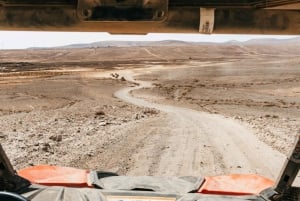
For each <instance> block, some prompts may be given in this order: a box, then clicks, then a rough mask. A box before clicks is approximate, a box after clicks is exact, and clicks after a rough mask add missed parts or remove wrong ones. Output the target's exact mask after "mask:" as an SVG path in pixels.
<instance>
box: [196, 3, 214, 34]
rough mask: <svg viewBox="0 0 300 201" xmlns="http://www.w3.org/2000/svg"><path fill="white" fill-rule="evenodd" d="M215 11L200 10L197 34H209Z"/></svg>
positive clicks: (209, 9)
mask: <svg viewBox="0 0 300 201" xmlns="http://www.w3.org/2000/svg"><path fill="white" fill-rule="evenodd" d="M214 23H215V9H214V8H200V26H199V32H200V33H203V34H211V33H212V32H213V30H214Z"/></svg>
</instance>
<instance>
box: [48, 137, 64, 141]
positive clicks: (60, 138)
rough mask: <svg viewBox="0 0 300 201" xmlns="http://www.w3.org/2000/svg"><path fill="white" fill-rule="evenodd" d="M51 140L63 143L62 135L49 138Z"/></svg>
mask: <svg viewBox="0 0 300 201" xmlns="http://www.w3.org/2000/svg"><path fill="white" fill-rule="evenodd" d="M49 139H50V140H53V141H56V142H61V141H62V135H52V136H50V137H49Z"/></svg>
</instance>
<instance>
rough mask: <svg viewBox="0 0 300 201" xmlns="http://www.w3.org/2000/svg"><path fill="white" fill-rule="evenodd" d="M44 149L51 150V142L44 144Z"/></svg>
mask: <svg viewBox="0 0 300 201" xmlns="http://www.w3.org/2000/svg"><path fill="white" fill-rule="evenodd" d="M42 150H43V151H45V152H49V150H50V144H49V143H45V144H43V147H42Z"/></svg>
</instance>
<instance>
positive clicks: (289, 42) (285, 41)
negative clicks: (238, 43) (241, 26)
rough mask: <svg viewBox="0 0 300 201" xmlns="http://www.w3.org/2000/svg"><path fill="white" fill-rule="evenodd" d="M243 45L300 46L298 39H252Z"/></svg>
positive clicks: (299, 39)
mask: <svg viewBox="0 0 300 201" xmlns="http://www.w3.org/2000/svg"><path fill="white" fill-rule="evenodd" d="M244 44H245V45H300V37H295V38H291V39H274V38H270V39H269V38H266V39H252V40H248V41H246V42H244Z"/></svg>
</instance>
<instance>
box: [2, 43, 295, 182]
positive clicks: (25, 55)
mask: <svg viewBox="0 0 300 201" xmlns="http://www.w3.org/2000/svg"><path fill="white" fill-rule="evenodd" d="M299 54H300V42H299V39H295V41H294V42H290V41H289V42H287V41H282V42H278V41H276V43H272V41H271V42H270V41H265V42H264V41H252V42H248V43H239V42H229V43H224V44H205V43H204V44H187V43H178V42H174V41H165V42H161V43H159V42H157V43H155V45H153V44H152V45H151V44H147V45H144V46H143V45H135V46H130V45H128V46H122V47H114V46H109V45H107V46H105V47H103V46H92V47H80V48H78V47H77V48H70V47H68V48H67V47H65V48H64V47H61V48H53V49H28V50H2V51H0V88H1V90H0V142H1V144H2V146H3V147H4V149H5V150H6V152H7V154H8V156H9V158H10V159H11V162H12V164H13V166H14V167H15V168H16V169H21V168H24V167H27V166H32V165H38V164H50V165H59V166H70V167H77V168H84V169H97V170H107V171H114V172H117V173H118V174H122V175H160V176H184V175H198V176H199V175H200V176H205V175H220V174H230V173H254V174H260V175H263V176H266V177H268V178H271V179H276V176H277V175H278V173H279V171H280V169H281V166H282V165H283V163H284V160H285V156H286V155H287V154H288V153H289V151H290V149H291V147H292V145H293V142H294V139H295V137H296V136H297V134H299V128H300V58H299ZM298 180H299V178H298Z"/></svg>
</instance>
